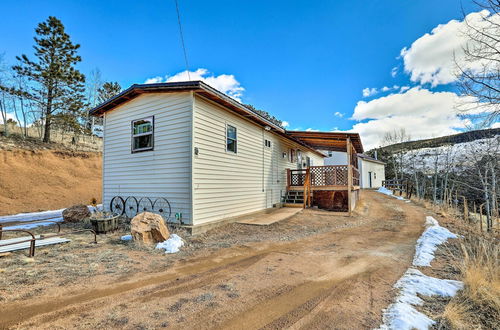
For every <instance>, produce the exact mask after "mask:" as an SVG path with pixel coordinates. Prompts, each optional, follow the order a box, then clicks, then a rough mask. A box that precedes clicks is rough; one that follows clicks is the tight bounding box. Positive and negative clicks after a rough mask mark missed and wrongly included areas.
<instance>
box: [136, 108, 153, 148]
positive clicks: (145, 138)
mask: <svg viewBox="0 0 500 330" xmlns="http://www.w3.org/2000/svg"><path fill="white" fill-rule="evenodd" d="M153 129H154V117H153V116H151V117H147V118H143V119H137V120H132V152H141V151H148V150H153V145H154V132H153Z"/></svg>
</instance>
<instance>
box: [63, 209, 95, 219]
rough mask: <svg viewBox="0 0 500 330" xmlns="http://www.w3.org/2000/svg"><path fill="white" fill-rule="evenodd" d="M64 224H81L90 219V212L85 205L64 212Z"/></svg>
mask: <svg viewBox="0 0 500 330" xmlns="http://www.w3.org/2000/svg"><path fill="white" fill-rule="evenodd" d="M62 216H63V219H64V222H81V221H83V220H84V219H85V218H88V217H90V211H89V209H88V207H87V206H85V205H73V206H71V207H68V208H67V209H66V210H64V211H63V212H62Z"/></svg>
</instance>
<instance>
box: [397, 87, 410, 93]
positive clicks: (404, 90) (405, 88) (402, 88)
mask: <svg viewBox="0 0 500 330" xmlns="http://www.w3.org/2000/svg"><path fill="white" fill-rule="evenodd" d="M409 89H410V86H401V89H400V90H399V91H400V92H401V93H404V92H406V91H407V90H409Z"/></svg>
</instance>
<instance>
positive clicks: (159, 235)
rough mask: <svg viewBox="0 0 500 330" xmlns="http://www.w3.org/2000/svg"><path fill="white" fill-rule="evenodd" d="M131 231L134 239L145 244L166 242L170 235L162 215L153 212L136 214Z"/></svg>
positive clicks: (131, 223)
mask: <svg viewBox="0 0 500 330" xmlns="http://www.w3.org/2000/svg"><path fill="white" fill-rule="evenodd" d="M130 231H131V234H132V237H133V238H134V241H140V242H143V243H145V244H155V243H159V242H164V241H166V240H167V239H168V238H169V237H170V233H169V232H168V228H167V226H166V225H165V221H163V218H162V216H161V215H158V214H154V213H151V212H142V213H139V214H138V215H136V216H135V217H134V218H133V219H132V221H131V222H130Z"/></svg>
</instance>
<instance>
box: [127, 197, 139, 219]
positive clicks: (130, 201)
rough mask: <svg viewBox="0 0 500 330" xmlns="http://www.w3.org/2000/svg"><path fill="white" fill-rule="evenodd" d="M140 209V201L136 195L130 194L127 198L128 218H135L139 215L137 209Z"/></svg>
mask: <svg viewBox="0 0 500 330" xmlns="http://www.w3.org/2000/svg"><path fill="white" fill-rule="evenodd" d="M138 209H139V203H137V199H136V198H135V197H134V196H129V197H127V199H126V200H125V214H126V215H127V218H133V217H135V216H136V215H137V210H138Z"/></svg>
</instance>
